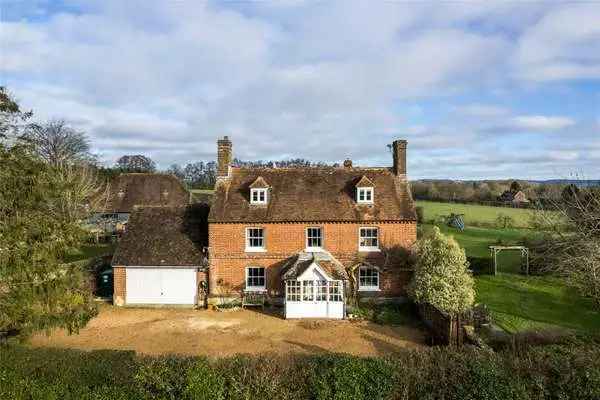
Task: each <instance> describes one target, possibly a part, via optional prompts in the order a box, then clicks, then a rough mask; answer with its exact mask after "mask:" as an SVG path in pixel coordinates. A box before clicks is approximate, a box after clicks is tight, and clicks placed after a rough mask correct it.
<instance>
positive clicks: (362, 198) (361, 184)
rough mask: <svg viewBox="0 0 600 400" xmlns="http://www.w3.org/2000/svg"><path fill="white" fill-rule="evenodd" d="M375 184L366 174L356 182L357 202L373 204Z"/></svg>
mask: <svg viewBox="0 0 600 400" xmlns="http://www.w3.org/2000/svg"><path fill="white" fill-rule="evenodd" d="M374 187H375V185H373V182H371V180H370V179H369V178H367V177H366V176H364V175H363V176H362V178H360V180H359V181H358V182H356V202H357V203H359V204H373V199H374V198H375V189H374Z"/></svg>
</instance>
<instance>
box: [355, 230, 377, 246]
mask: <svg viewBox="0 0 600 400" xmlns="http://www.w3.org/2000/svg"><path fill="white" fill-rule="evenodd" d="M378 233H379V230H378V229H377V228H360V241H359V244H360V247H378V246H379V240H378Z"/></svg>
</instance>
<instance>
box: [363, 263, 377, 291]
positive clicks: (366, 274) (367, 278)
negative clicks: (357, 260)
mask: <svg viewBox="0 0 600 400" xmlns="http://www.w3.org/2000/svg"><path fill="white" fill-rule="evenodd" d="M358 285H359V287H377V288H378V287H379V271H377V269H375V268H371V267H361V268H360V269H359V277H358Z"/></svg>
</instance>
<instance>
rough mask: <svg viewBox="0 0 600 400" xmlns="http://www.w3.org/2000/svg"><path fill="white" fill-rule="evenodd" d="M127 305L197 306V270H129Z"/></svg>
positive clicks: (126, 274) (127, 277)
mask: <svg viewBox="0 0 600 400" xmlns="http://www.w3.org/2000/svg"><path fill="white" fill-rule="evenodd" d="M125 276H126V281H127V288H126V291H125V295H126V303H127V304H195V303H196V292H197V286H196V270H194V269H175V268H127V271H126V273H125Z"/></svg>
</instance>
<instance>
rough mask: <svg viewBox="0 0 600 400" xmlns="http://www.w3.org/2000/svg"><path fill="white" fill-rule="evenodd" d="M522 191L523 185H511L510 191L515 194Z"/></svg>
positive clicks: (517, 183) (514, 182)
mask: <svg viewBox="0 0 600 400" xmlns="http://www.w3.org/2000/svg"><path fill="white" fill-rule="evenodd" d="M521 190H523V188H522V187H521V184H520V183H519V182H517V181H513V182H512V183H511V184H510V191H511V192H513V193H517V192H520V191H521Z"/></svg>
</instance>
